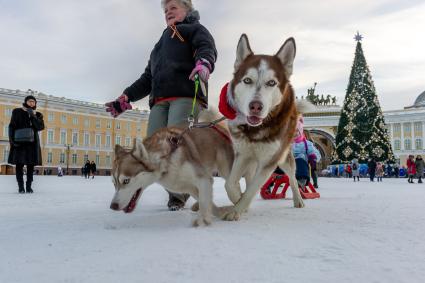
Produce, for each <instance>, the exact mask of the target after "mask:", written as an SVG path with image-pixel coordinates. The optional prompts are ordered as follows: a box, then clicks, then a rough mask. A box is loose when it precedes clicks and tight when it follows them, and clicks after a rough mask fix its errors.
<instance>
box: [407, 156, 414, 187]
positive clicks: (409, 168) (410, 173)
mask: <svg viewBox="0 0 425 283" xmlns="http://www.w3.org/2000/svg"><path fill="white" fill-rule="evenodd" d="M414 158H415V157H414V156H413V155H409V159H407V162H406V165H407V175H408V177H409V179H408V180H407V182H409V183H412V184H413V183H414V182H413V178H414V177H415V174H416V164H415V159H414Z"/></svg>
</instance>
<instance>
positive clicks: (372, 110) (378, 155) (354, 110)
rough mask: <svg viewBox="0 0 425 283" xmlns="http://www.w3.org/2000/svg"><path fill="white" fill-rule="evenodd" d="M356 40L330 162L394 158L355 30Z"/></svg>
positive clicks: (359, 39) (360, 38)
mask: <svg viewBox="0 0 425 283" xmlns="http://www.w3.org/2000/svg"><path fill="white" fill-rule="evenodd" d="M355 40H356V41H357V46H356V53H355V57H354V62H353V66H352V68H351V74H350V80H349V82H348V88H347V93H346V95H345V99H344V105H343V107H342V110H341V116H340V119H339V124H338V130H337V135H336V140H335V142H336V150H335V151H334V153H333V156H332V159H333V163H343V162H349V161H351V160H352V159H353V158H358V159H359V160H360V161H363V162H364V161H366V160H367V159H369V158H371V157H373V158H375V160H377V161H387V160H389V161H390V162H393V161H394V154H393V151H392V148H391V143H390V138H389V135H388V132H387V129H386V127H385V121H384V116H383V114H382V111H381V107H380V105H379V101H378V96H377V95H376V90H375V86H374V84H373V80H372V76H371V74H370V71H369V67H368V65H367V63H366V59H365V57H364V54H363V49H362V44H361V42H360V41H361V40H362V36H361V35H360V34H359V33H358V32H357V34H356V36H355Z"/></svg>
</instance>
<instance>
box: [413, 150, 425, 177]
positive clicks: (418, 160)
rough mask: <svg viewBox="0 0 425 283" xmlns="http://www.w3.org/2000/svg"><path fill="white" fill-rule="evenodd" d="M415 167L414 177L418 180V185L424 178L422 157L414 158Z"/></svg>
mask: <svg viewBox="0 0 425 283" xmlns="http://www.w3.org/2000/svg"><path fill="white" fill-rule="evenodd" d="M415 167H416V176H417V177H418V179H419V181H418V183H419V184H420V183H422V178H423V176H424V167H425V163H424V160H423V159H422V156H420V155H418V156H416V160H415Z"/></svg>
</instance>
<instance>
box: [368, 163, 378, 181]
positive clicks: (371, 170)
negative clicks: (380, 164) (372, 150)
mask: <svg viewBox="0 0 425 283" xmlns="http://www.w3.org/2000/svg"><path fill="white" fill-rule="evenodd" d="M367 167H368V169H367V170H368V173H369V178H370V181H371V182H373V181H374V179H375V174H376V161H375V159H374V158H370V159H369V162H368V163H367Z"/></svg>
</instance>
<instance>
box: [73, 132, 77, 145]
mask: <svg viewBox="0 0 425 283" xmlns="http://www.w3.org/2000/svg"><path fill="white" fill-rule="evenodd" d="M72 144H73V145H78V133H72Z"/></svg>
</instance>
